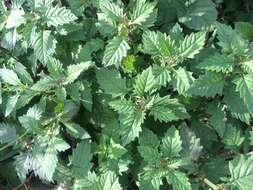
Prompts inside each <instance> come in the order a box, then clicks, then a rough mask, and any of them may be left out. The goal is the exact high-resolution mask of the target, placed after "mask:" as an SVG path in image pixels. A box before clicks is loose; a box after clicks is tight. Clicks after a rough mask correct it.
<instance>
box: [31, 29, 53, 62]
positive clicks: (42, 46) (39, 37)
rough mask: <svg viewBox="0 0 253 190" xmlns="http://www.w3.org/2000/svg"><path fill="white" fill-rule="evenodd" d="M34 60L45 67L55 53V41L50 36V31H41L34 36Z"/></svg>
mask: <svg viewBox="0 0 253 190" xmlns="http://www.w3.org/2000/svg"><path fill="white" fill-rule="evenodd" d="M32 46H33V48H34V52H35V56H36V58H37V59H38V60H39V61H40V62H41V63H42V64H43V65H46V64H47V62H48V60H49V58H50V57H52V55H53V54H54V53H55V48H56V40H55V39H54V37H53V36H52V35H51V31H49V30H43V31H40V32H39V33H37V34H36V35H35V36H34V40H33V41H32Z"/></svg>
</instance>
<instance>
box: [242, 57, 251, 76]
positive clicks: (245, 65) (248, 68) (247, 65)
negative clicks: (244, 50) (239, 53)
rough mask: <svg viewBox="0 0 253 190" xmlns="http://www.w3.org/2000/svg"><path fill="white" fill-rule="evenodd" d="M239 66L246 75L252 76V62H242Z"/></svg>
mask: <svg viewBox="0 0 253 190" xmlns="http://www.w3.org/2000/svg"><path fill="white" fill-rule="evenodd" d="M241 65H242V68H243V70H244V71H245V72H246V73H249V74H253V61H252V60H247V61H244V62H243V63H241Z"/></svg>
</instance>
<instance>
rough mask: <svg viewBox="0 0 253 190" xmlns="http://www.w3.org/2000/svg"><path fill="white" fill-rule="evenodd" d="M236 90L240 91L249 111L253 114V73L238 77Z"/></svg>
mask: <svg viewBox="0 0 253 190" xmlns="http://www.w3.org/2000/svg"><path fill="white" fill-rule="evenodd" d="M234 82H235V84H236V91H237V92H239V93H240V97H241V98H242V99H243V101H244V103H245V105H246V106H247V108H248V110H249V112H250V113H251V114H253V107H252V106H251V105H253V75H252V74H247V75H244V76H241V77H239V78H237V79H236V80H235V81H234Z"/></svg>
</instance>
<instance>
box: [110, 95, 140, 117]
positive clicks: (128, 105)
mask: <svg viewBox="0 0 253 190" xmlns="http://www.w3.org/2000/svg"><path fill="white" fill-rule="evenodd" d="M109 105H110V106H111V107H112V108H113V109H114V110H115V111H117V112H118V113H120V114H125V115H127V114H128V113H131V112H133V111H134V109H135V105H134V103H133V102H131V101H129V100H126V99H121V100H114V101H111V102H110V103H109Z"/></svg>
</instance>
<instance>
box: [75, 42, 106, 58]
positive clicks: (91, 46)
mask: <svg viewBox="0 0 253 190" xmlns="http://www.w3.org/2000/svg"><path fill="white" fill-rule="evenodd" d="M103 47H104V42H103V41H102V40H101V39H100V38H94V39H93V38H92V39H91V40H90V41H88V42H87V43H85V45H84V46H83V48H82V49H81V50H80V52H79V53H78V55H77V61H78V62H86V61H89V60H91V59H92V53H94V52H96V51H98V50H100V49H102V48H103Z"/></svg>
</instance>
